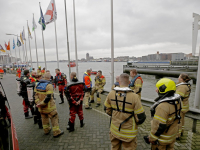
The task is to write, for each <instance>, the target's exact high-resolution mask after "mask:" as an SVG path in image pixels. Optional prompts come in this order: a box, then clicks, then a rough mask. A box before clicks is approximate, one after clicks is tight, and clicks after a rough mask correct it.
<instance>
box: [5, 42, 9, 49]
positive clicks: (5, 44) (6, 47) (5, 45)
mask: <svg viewBox="0 0 200 150" xmlns="http://www.w3.org/2000/svg"><path fill="white" fill-rule="evenodd" d="M5 47H6V50H7V47H8V45H7V44H6V42H5Z"/></svg>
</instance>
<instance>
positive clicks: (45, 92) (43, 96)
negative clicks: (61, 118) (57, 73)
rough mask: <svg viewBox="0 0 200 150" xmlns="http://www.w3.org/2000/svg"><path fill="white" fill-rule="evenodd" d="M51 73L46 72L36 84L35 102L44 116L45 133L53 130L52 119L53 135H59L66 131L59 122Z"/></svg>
mask: <svg viewBox="0 0 200 150" xmlns="http://www.w3.org/2000/svg"><path fill="white" fill-rule="evenodd" d="M50 77H51V75H50V74H47V73H46V74H44V76H43V79H42V80H40V81H39V82H38V83H37V84H36V86H35V90H34V91H35V103H36V104H37V107H38V109H39V112H40V113H41V116H42V124H43V130H44V133H45V135H47V134H49V133H50V132H51V127H50V124H49V119H50V120H51V124H52V128H53V136H54V137H55V138H56V137H59V136H60V135H62V134H63V133H64V132H63V131H61V130H60V128H59V124H58V113H57V110H56V104H55V101H54V100H53V86H52V84H51V83H50V81H49V80H50Z"/></svg>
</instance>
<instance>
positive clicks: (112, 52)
mask: <svg viewBox="0 0 200 150" xmlns="http://www.w3.org/2000/svg"><path fill="white" fill-rule="evenodd" d="M111 76H112V78H111V85H113V84H114V32H113V0H111Z"/></svg>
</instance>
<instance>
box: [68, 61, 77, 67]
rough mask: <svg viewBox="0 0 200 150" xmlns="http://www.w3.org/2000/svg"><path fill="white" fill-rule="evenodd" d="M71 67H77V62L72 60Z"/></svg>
mask: <svg viewBox="0 0 200 150" xmlns="http://www.w3.org/2000/svg"><path fill="white" fill-rule="evenodd" d="M67 66H68V67H69V65H67ZM70 67H76V63H75V62H70Z"/></svg>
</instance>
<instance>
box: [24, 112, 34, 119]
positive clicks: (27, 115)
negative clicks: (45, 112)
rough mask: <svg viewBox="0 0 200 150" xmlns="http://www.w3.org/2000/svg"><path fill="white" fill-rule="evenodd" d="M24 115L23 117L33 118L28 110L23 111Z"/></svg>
mask: <svg viewBox="0 0 200 150" xmlns="http://www.w3.org/2000/svg"><path fill="white" fill-rule="evenodd" d="M24 115H25V119H30V118H33V117H32V116H29V112H26V113H24Z"/></svg>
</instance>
